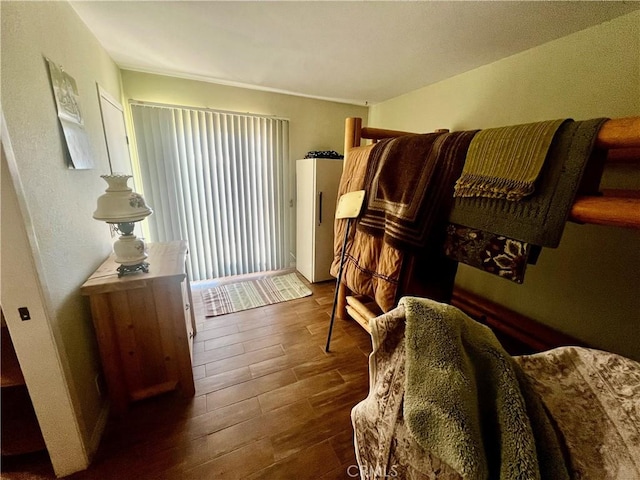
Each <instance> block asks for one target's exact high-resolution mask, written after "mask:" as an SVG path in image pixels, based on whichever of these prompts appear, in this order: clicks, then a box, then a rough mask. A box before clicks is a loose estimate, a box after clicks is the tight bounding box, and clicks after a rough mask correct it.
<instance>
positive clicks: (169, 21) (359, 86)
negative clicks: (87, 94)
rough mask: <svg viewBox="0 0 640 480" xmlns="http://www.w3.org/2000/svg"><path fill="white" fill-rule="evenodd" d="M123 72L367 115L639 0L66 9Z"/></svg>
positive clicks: (94, 4) (140, 4) (83, 5)
mask: <svg viewBox="0 0 640 480" xmlns="http://www.w3.org/2000/svg"><path fill="white" fill-rule="evenodd" d="M71 5H72V6H73V8H74V9H75V10H76V12H77V13H78V15H80V17H81V18H82V20H83V21H84V22H85V23H86V24H87V25H88V27H89V29H90V30H91V31H92V32H93V33H94V34H95V36H96V37H97V38H98V40H99V41H100V43H101V44H102V45H103V46H104V47H105V49H106V50H107V51H108V52H109V54H110V55H111V56H112V58H113V59H114V60H115V62H116V63H117V64H118V65H119V66H120V67H122V68H125V69H130V70H139V71H146V72H154V73H162V74H167V75H172V76H179V77H186V78H195V79H201V80H207V81H212V82H216V83H223V84H230V85H239V86H245V87H250V88H259V89H266V90H273V91H280V92H285V93H292V94H296V95H304V96H311V97H317V98H325V99H333V100H338V101H345V102H349V103H356V104H366V103H368V104H375V103H378V102H381V101H384V100H387V99H389V98H393V97H396V96H398V95H402V94H404V93H407V92H410V91H412V90H415V89H417V88H420V87H423V86H425V85H429V84H432V83H435V82H437V81H439V80H443V79H445V78H449V77H451V76H454V75H456V74H459V73H462V72H465V71H468V70H471V69H473V68H476V67H478V66H481V65H485V64H488V63H491V62H494V61H496V60H499V59H501V58H504V57H507V56H510V55H513V54H515V53H518V52H521V51H524V50H527V49H529V48H532V47H535V46H537V45H541V44H543V43H546V42H549V41H551V40H554V39H556V38H560V37H562V36H565V35H568V34H571V33H573V32H576V31H579V30H582V29H585V28H588V27H590V26H593V25H597V24H599V23H602V22H605V21H608V20H610V19H612V18H615V17H617V16H620V15H623V14H626V13H629V12H631V11H633V10H637V9H640V2H638V1H626V2H622V1H575V0H574V1H566V2H564V1H563V2H556V1H532V2H520V1H475V2H466V1H419V2H404V1H377V2H373V1H346V2H333V1H304V2H303V1H290V2H271V1H257V2H256V1H253V2H249V1H231V2H224V1H160V2H156V1H111V2H104V1H84V2H79V1H74V2H71Z"/></svg>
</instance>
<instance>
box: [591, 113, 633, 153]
mask: <svg viewBox="0 0 640 480" xmlns="http://www.w3.org/2000/svg"><path fill="white" fill-rule="evenodd" d="M596 145H597V146H598V147H602V148H638V147H640V117H626V118H613V119H611V120H607V121H606V122H605V123H604V124H603V125H602V128H601V129H600V132H598V138H597V140H596Z"/></svg>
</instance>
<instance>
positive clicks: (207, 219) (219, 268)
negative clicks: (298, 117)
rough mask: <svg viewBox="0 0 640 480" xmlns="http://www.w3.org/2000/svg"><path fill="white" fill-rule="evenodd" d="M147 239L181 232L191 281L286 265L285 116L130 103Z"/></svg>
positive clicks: (176, 236) (165, 238)
mask: <svg viewBox="0 0 640 480" xmlns="http://www.w3.org/2000/svg"><path fill="white" fill-rule="evenodd" d="M131 111H132V115H133V124H134V130H135V138H136V145H137V150H138V159H139V163H140V172H141V176H142V186H143V190H144V195H145V197H146V200H147V202H148V203H149V204H150V205H151V207H152V208H153V210H154V214H153V215H151V216H150V217H148V218H149V229H150V236H151V240H152V241H159V242H162V241H171V240H178V239H187V240H188V242H189V250H190V257H189V261H190V270H191V275H192V279H193V280H205V279H211V278H217V277H223V276H229V275H239V274H244V273H253V272H261V271H267V270H275V269H280V268H284V267H286V266H287V261H288V256H289V251H290V245H289V243H290V242H289V230H290V226H289V223H290V221H289V208H288V203H289V199H290V198H291V192H290V186H289V177H290V165H289V122H288V121H287V120H283V119H276V118H268V117H261V116H251V115H243V114H234V113H226V112H216V111H211V110H201V109H189V108H182V107H170V106H149V105H140V104H135V103H132V105H131Z"/></svg>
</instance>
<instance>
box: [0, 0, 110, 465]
mask: <svg viewBox="0 0 640 480" xmlns="http://www.w3.org/2000/svg"><path fill="white" fill-rule="evenodd" d="M0 7H1V9H2V10H1V16H2V32H1V33H2V47H1V48H2V51H1V54H2V58H1V61H2V64H1V68H2V84H1V87H2V91H1V94H2V97H1V99H2V111H3V113H4V116H5V119H6V129H7V135H8V137H9V138H10V140H11V144H12V147H13V148H12V152H13V154H14V157H15V162H14V163H15V165H14V166H15V172H14V177H13V178H12V180H13V182H14V183H15V184H20V185H21V188H16V192H17V193H18V196H19V201H22V202H23V207H24V211H23V212H22V213H23V216H24V214H25V213H27V214H28V217H26V218H28V221H29V223H30V224H29V225H28V227H29V231H30V232H31V233H32V244H31V247H32V254H33V255H34V257H36V258H37V262H38V264H39V265H40V269H39V271H38V274H39V282H40V284H41V286H42V292H41V295H39V294H38V292H37V291H32V292H29V294H27V296H26V298H23V299H22V301H24V302H26V306H29V305H31V304H33V305H37V304H39V303H40V304H42V305H44V306H45V308H46V315H45V316H43V317H40V316H38V317H37V318H34V319H33V320H31V322H48V323H49V327H50V328H49V330H50V331H51V332H52V334H53V337H54V343H55V345H56V346H57V349H58V352H57V353H58V354H59V360H57V359H56V358H52V357H51V356H50V355H49V354H47V352H42V351H39V350H38V348H37V345H38V343H39V342H38V339H37V338H33V339H32V340H29V339H28V338H26V339H23V340H24V341H18V342H17V343H19V344H20V345H21V346H22V351H18V356H19V357H20V356H23V357H28V358H29V359H30V360H31V361H33V363H32V365H37V364H38V362H40V363H41V364H42V365H43V366H46V364H48V363H50V362H56V361H59V362H61V364H62V371H64V372H65V373H64V376H65V377H66V378H65V379H62V378H60V375H57V376H52V377H50V378H48V379H42V378H41V379H40V380H39V381H45V382H47V381H48V382H51V385H52V389H53V386H57V385H58V384H59V383H60V382H63V384H65V386H66V388H67V389H68V395H69V398H70V399H71V402H72V406H73V413H74V416H75V421H77V429H78V432H79V435H80V438H81V441H82V443H83V445H84V448H85V450H86V452H85V453H86V454H87V455H89V456H90V454H91V453H92V450H93V449H94V448H95V446H96V443H97V440H98V439H99V437H100V428H101V425H102V423H103V422H104V412H105V409H104V402H103V399H102V398H100V395H99V394H98V391H97V388H96V386H95V381H94V380H95V376H96V374H97V373H98V371H99V361H98V356H97V349H96V341H95V334H94V331H93V328H92V325H91V317H90V312H89V308H88V302H87V300H86V298H83V297H81V296H80V293H79V287H80V286H81V285H82V283H83V282H84V281H85V280H86V278H87V277H88V276H89V275H90V274H91V273H92V272H93V271H94V270H95V268H96V267H97V266H98V265H99V264H100V263H101V262H102V260H104V258H105V257H106V256H107V254H108V253H109V251H110V249H111V239H110V236H109V232H108V228H107V227H106V225H104V224H102V223H100V222H97V221H95V220H93V219H92V217H91V215H92V212H93V210H94V209H95V202H96V198H97V197H98V196H99V195H100V194H101V193H102V192H103V191H104V188H105V186H106V184H105V183H104V181H103V180H102V179H101V178H99V176H100V175H101V174H104V173H108V172H109V165H108V160H107V151H106V146H105V140H104V135H103V132H102V125H101V119H100V110H99V104H98V96H97V91H96V82H98V83H99V84H100V85H101V86H102V87H103V88H104V89H106V90H107V91H108V92H110V93H111V94H112V95H114V96H116V97H119V96H120V75H119V70H118V68H117V67H116V65H115V64H114V63H113V61H112V60H111V59H110V57H109V56H108V55H107V54H106V52H105V51H104V49H102V47H101V46H100V45H99V44H98V43H97V40H96V39H95V38H94V37H93V35H92V34H91V33H90V32H89V31H88V29H87V28H86V26H85V25H84V24H83V23H82V22H81V21H80V19H79V18H78V16H77V15H76V14H75V12H74V11H73V9H72V8H71V7H70V6H69V4H67V3H66V2H1V4H0ZM44 56H46V57H48V58H50V59H51V60H52V61H54V62H56V63H58V64H61V65H62V66H63V68H64V69H65V71H66V72H68V73H69V74H70V75H71V76H72V77H74V78H75V80H76V82H77V86H78V90H79V94H80V102H81V107H82V113H83V116H84V121H85V128H86V131H87V133H88V136H89V140H90V143H91V147H92V150H93V156H94V164H95V167H94V168H93V169H91V170H70V169H68V168H67V164H66V160H65V151H64V144H63V141H62V137H61V130H60V125H59V123H58V119H57V115H56V107H55V103H54V100H53V95H52V89H51V85H50V82H49V76H48V69H47V66H46V63H45V60H44ZM4 141H5V139H4V138H3V142H4ZM2 223H3V225H2V228H3V230H4V229H5V228H14V227H15V226H11V225H6V224H5V218H4V217H3V219H2ZM12 246H13V247H15V245H11V244H9V245H5V244H4V243H3V245H2V252H3V255H4V254H5V248H7V249H10V248H12ZM2 276H3V278H2V284H3V291H2V294H3V298H2V302H3V304H5V302H6V303H12V300H13V299H6V298H4V297H5V292H6V291H8V290H5V284H6V283H14V284H15V283H19V282H21V281H22V280H23V279H21V278H19V277H18V278H7V277H6V276H5V271H4V269H3V272H2ZM14 286H15V285H14ZM21 286H22V287H23V288H27V287H26V285H21V284H20V285H18V286H17V287H18V288H19V287H21ZM23 293H24V292H23ZM5 313H6V314H7V316H8V317H10V318H8V323H11V322H15V321H18V320H17V318H16V316H17V311H15V310H11V311H6V310H5ZM17 350H18V347H17ZM45 371H46V369H45ZM65 380H66V382H65ZM40 387H42V385H40ZM44 387H45V388H46V385H44ZM34 403H37V402H34ZM36 409H38V405H37V404H36ZM45 440H46V437H45ZM50 453H52V456H56V459H57V460H62V461H63V464H64V465H62V464H57V465H56V462H55V461H54V466H57V467H58V468H57V469H56V470H57V471H58V473H60V471H63V470H62V469H63V468H64V471H66V473H70V472H69V471H68V469H74V468H75V469H77V468H82V462H81V461H80V462H75V463H74V460H76V458H75V457H74V455H75V453H74V452H70V451H64V452H51V449H50ZM60 455H62V458H61V457H60ZM61 465H62V466H61Z"/></svg>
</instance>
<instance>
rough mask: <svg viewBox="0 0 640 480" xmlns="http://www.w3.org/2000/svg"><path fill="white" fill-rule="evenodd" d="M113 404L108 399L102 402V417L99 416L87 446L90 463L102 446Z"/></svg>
mask: <svg viewBox="0 0 640 480" xmlns="http://www.w3.org/2000/svg"><path fill="white" fill-rule="evenodd" d="M110 407H111V404H110V402H109V400H108V399H106V398H105V400H104V401H103V402H102V406H101V408H100V415H98V420H97V421H96V424H95V426H94V428H93V432H92V433H91V437H90V438H89V444H88V445H87V449H86V451H87V457H88V458H89V462H91V461H92V460H93V457H94V455H95V454H96V452H97V451H98V446H99V445H100V440H101V439H102V435H103V433H104V430H105V428H106V427H107V420H108V418H109V411H110Z"/></svg>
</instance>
